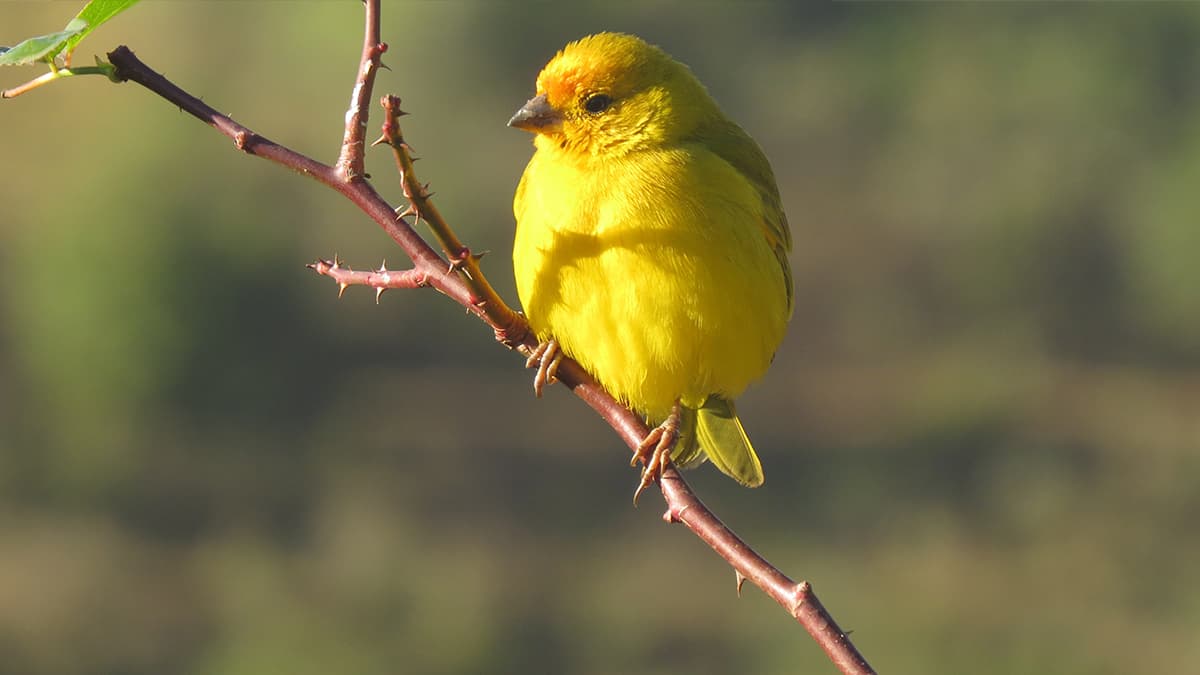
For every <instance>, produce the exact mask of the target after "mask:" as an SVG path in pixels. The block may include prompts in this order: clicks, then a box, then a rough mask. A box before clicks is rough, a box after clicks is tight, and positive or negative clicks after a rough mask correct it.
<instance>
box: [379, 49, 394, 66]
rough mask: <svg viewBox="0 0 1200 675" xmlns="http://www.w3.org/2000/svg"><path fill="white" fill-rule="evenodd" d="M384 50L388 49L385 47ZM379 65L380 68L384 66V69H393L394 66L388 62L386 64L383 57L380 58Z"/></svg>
mask: <svg viewBox="0 0 1200 675" xmlns="http://www.w3.org/2000/svg"><path fill="white" fill-rule="evenodd" d="M384 51H387V50H386V49H385V50H384ZM379 67H380V68H383V69H384V70H391V69H392V67H391V66H389V65H388V64H386V63H384V62H383V59H379Z"/></svg>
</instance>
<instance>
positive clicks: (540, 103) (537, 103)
mask: <svg viewBox="0 0 1200 675" xmlns="http://www.w3.org/2000/svg"><path fill="white" fill-rule="evenodd" d="M508 126H510V127H513V128H515V129H524V130H525V131H532V132H535V133H537V132H549V131H558V130H559V129H560V128H562V114H561V113H559V112H558V111H557V110H555V109H554V106H552V105H550V101H548V100H546V95H545V94H539V95H538V96H534V97H533V98H531V99H529V100H528V101H527V102H526V103H525V105H523V106H521V109H520V110H518V111H517V114H515V115H513V116H512V119H510V120H509V121H508Z"/></svg>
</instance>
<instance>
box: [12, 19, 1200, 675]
mask: <svg viewBox="0 0 1200 675" xmlns="http://www.w3.org/2000/svg"><path fill="white" fill-rule="evenodd" d="M81 4H82V2H57V1H56V2H47V1H45V0H38V1H37V2H22V1H16V2H14V1H12V0H8V1H6V2H4V3H3V4H2V5H0V44H3V43H7V44H12V43H14V42H16V41H17V40H19V39H22V38H24V37H26V36H28V35H33V34H40V33H44V32H49V31H51V30H57V29H58V28H60V27H61V26H62V25H63V24H65V23H66V21H67V19H68V18H70V16H72V15H73V14H74V13H75V11H77V9H78V7H79V6H81ZM361 24H362V18H361V9H360V3H359V2H357V1H355V0H339V1H334V0H326V1H323V2H302V1H299V2H265V1H264V2H200V1H177V2H156V1H150V0H148V1H146V2H143V3H142V4H141V5H139V6H137V7H135V8H134V9H133V10H132V11H130V12H129V13H128V14H126V15H123V16H121V17H118V18H117V19H116V20H115V21H113V22H112V23H111V24H108V25H106V26H104V27H103V28H102V29H100V30H99V31H98V32H97V33H96V34H94V35H93V36H92V37H91V38H89V39H88V40H87V41H85V42H84V43H83V45H82V47H81V49H80V51H79V53H78V59H79V62H81V63H82V62H87V61H90V60H91V56H92V54H93V53H103V52H104V51H108V50H109V49H111V48H112V47H115V46H116V45H118V44H128V45H130V46H132V47H133V48H134V50H135V51H136V52H137V53H138V55H139V56H140V57H141V58H143V59H144V60H145V61H146V62H147V63H149V64H150V65H152V66H153V67H155V68H157V69H158V70H160V71H161V72H165V73H166V74H167V75H168V76H169V77H171V78H172V79H173V80H174V81H175V82H177V83H178V84H180V85H181V86H183V87H184V88H185V89H188V90H189V91H191V92H192V93H194V94H196V95H199V96H201V97H203V98H204V99H205V100H206V101H207V102H209V103H210V104H212V105H214V106H215V107H217V108H218V109H220V110H222V111H226V112H228V113H230V114H232V115H233V117H234V118H235V119H238V120H239V121H241V122H243V123H245V124H248V125H249V126H251V127H252V128H254V129H255V130H257V131H259V132H261V133H263V134H265V135H267V136H269V137H271V138H273V139H275V140H278V141H280V142H283V143H285V144H289V145H291V146H292V147H295V148H297V149H299V150H301V151H305V152H308V153H310V154H312V155H314V156H315V157H317V158H318V159H322V160H325V161H332V159H333V158H334V157H335V154H336V151H337V148H338V144H339V142H340V135H341V128H342V118H343V115H344V111H345V108H346V105H347V102H348V99H349V92H350V85H351V82H352V78H353V75H354V72H355V68H356V63H357V58H358V54H359V49H360V44H361V42H360V41H361V34H360V31H361ZM384 24H385V28H384V32H385V37H386V39H387V40H388V42H389V43H390V44H391V50H390V51H389V53H388V55H387V58H386V61H387V63H388V64H389V65H390V66H391V67H392V70H391V71H385V72H384V73H383V74H382V76H381V77H380V79H379V84H378V92H379V93H380V94H382V93H385V92H395V93H398V94H399V95H401V96H402V97H403V98H404V102H405V109H407V110H409V111H411V112H412V113H413V114H412V116H411V117H406V118H405V120H404V123H405V131H406V135H407V137H408V138H409V140H410V141H411V142H412V144H413V145H414V146H415V147H416V149H417V152H418V154H419V155H420V156H421V157H422V158H423V161H422V162H421V163H420V164H418V169H419V170H420V172H421V175H422V178H423V179H424V180H428V181H431V182H432V185H433V189H434V190H435V191H436V192H437V197H436V198H435V199H436V200H437V202H438V204H439V206H440V208H441V209H442V211H443V213H445V214H446V216H447V217H448V218H450V219H451V221H452V222H453V223H455V224H456V226H457V228H458V231H459V233H460V234H461V235H462V236H463V237H464V239H466V240H467V241H468V242H469V243H470V244H471V245H472V246H473V247H474V248H475V249H476V250H482V249H487V250H490V251H492V252H493V254H492V255H491V256H489V257H487V258H485V260H484V267H485V271H486V272H488V273H489V274H490V275H491V278H492V280H493V281H494V282H495V283H496V284H497V286H498V287H499V288H500V289H501V291H502V292H503V293H504V295H505V296H506V297H508V298H513V297H514V293H513V292H512V281H511V272H510V270H509V264H508V254H509V250H510V241H511V236H512V230H513V223H512V216H511V211H510V200H511V194H512V190H513V188H514V186H515V185H516V182H517V179H518V176H519V175H520V172H521V170H522V169H523V167H524V164H525V161H526V160H527V158H528V156H529V154H530V151H531V147H530V139H529V137H528V136H527V135H526V134H523V133H520V132H517V131H513V130H510V129H507V128H505V126H504V123H505V122H506V121H507V119H508V117H509V116H510V115H511V114H512V112H513V111H514V110H516V108H517V107H518V106H519V105H520V104H522V103H523V102H524V101H525V100H526V98H528V96H529V95H530V94H531V92H532V90H533V81H534V77H535V75H536V73H537V71H538V70H539V68H540V67H541V65H542V64H543V63H544V62H545V61H546V60H547V59H548V58H549V57H550V56H551V55H552V54H553V53H554V51H555V50H556V49H557V48H559V47H560V46H561V45H562V44H564V43H565V42H567V41H568V40H570V39H574V38H576V37H579V36H581V35H584V34H587V33H589V32H595V31H598V30H606V29H607V30H622V31H630V32H635V33H638V34H640V35H642V36H644V37H646V38H647V39H648V40H650V41H652V42H655V43H658V44H660V45H662V46H663V47H664V48H666V49H667V50H668V51H669V52H671V53H672V54H674V55H675V56H676V57H677V58H679V59H680V60H682V61H684V62H686V63H688V64H690V65H691V66H692V67H693V69H694V70H695V71H696V73H697V74H698V75H699V77H700V78H701V79H702V80H703V81H705V82H706V83H707V84H708V86H709V88H710V90H711V91H712V93H713V94H714V96H715V97H716V98H717V100H718V101H720V102H721V103H722V105H723V106H724V107H725V109H726V110H727V112H728V113H730V115H731V116H733V117H734V118H735V119H737V120H739V121H740V122H741V123H742V125H743V126H744V127H745V128H746V129H747V130H748V131H749V132H750V133H751V134H752V135H754V136H755V137H756V138H757V139H758V141H759V142H760V143H761V144H762V146H763V147H764V148H765V149H766V151H767V154H768V155H769V156H770V158H771V160H772V162H773V163H774V166H775V169H776V172H777V174H778V178H779V186H780V189H781V192H782V193H783V199H784V203H785V206H786V208H787V211H788V214H789V218H790V220H791V223H792V227H793V231H794V237H795V240H796V250H795V252H794V255H793V260H792V263H793V269H794V270H795V275H796V285H797V300H798V302H797V310H796V314H795V318H794V319H793V321H792V325H791V328H790V333H789V336H788V339H787V342H786V343H785V344H784V346H783V347H782V348H781V350H780V352H779V354H778V356H777V358H776V360H775V364H774V366H773V368H772V370H771V372H770V374H769V375H768V376H767V377H766V379H765V380H764V381H763V382H762V383H761V384H760V385H759V386H757V387H754V388H752V389H751V390H750V391H749V392H748V393H747V394H746V395H745V397H744V400H743V401H742V402H741V406H740V407H741V409H742V411H743V417H744V419H745V422H746V424H747V427H748V429H749V431H750V434H751V436H752V437H753V438H754V439H755V442H756V444H757V446H758V449H759V452H760V454H761V455H762V457H763V460H764V464H765V466H766V470H767V483H766V485H765V486H764V487H763V488H761V489H759V490H756V491H748V490H744V489H741V488H739V487H737V486H736V485H735V484H734V483H733V482H732V481H729V480H727V479H725V478H723V477H721V476H720V475H718V474H717V473H716V472H715V471H713V470H712V469H711V468H703V469H700V470H698V471H695V472H693V473H692V474H691V476H693V482H694V485H695V487H696V489H697V490H698V491H699V492H700V494H701V495H702V496H703V497H704V498H705V500H706V501H707V502H708V503H709V504H710V506H712V507H713V508H714V509H715V510H716V511H717V512H718V513H719V514H721V515H722V517H724V518H725V519H726V520H727V521H728V522H729V523H730V524H731V525H732V526H733V527H734V529H736V530H737V531H739V532H740V533H741V534H742V535H744V536H745V537H746V538H747V539H748V540H749V541H750V542H752V543H753V544H754V545H755V546H756V547H758V549H759V550H760V551H761V552H762V553H763V554H764V555H766V556H767V557H768V558H769V559H771V560H772V561H773V562H775V563H776V564H778V565H779V566H780V567H781V568H782V569H783V570H785V571H786V572H788V573H789V574H791V575H793V576H794V577H796V578H806V579H809V580H811V581H812V582H813V583H814V585H815V587H816V589H817V591H818V593H819V594H820V596H821V598H822V599H823V600H824V601H825V603H826V605H827V606H829V607H830V608H831V610H832V611H833V612H834V614H835V616H836V617H837V618H838V619H839V621H841V622H842V625H843V626H844V627H845V628H847V629H850V630H852V631H853V636H854V638H855V640H856V642H857V644H858V645H859V647H860V648H861V649H862V650H863V652H864V653H865V654H866V655H867V657H868V658H869V659H870V660H871V661H872V663H873V664H874V665H875V666H876V667H877V668H878V669H879V670H880V671H881V672H883V673H951V674H959V673H973V674H978V675H988V674H991V673H1062V674H1074V673H1089V674H1107V673H1150V672H1168V671H1169V672H1190V671H1196V670H1200V639H1198V636H1200V197H1198V196H1197V195H1198V194H1200V192H1198V189H1200V188H1198V186H1200V7H1198V6H1197V5H1194V4H1189V3H1176V4H1141V3H1116V4H1105V5H1098V4H1097V5H1092V4H1084V5H1080V4H1049V5H1047V4H1013V5H1009V4H1003V3H1002V4H969V5H959V4H931V5H926V4H922V5H908V4H872V3H867V4H861V5H860V4H853V3H849V4H843V3H838V4H826V5H820V6H812V7H809V8H802V7H801V6H799V5H798V4H793V3H785V2H778V3H734V2H728V3H722V2H702V3H682V2H658V3H633V2H616V3H610V2H591V3H556V4H550V3H520V2H484V1H482V0H479V1H475V2H465V1H463V2H413V3H402V2H393V1H390V0H389V1H388V2H386V4H385V8H384ZM37 72H38V71H36V70H35V69H33V68H26V69H5V70H4V71H0V78H3V79H2V80H0V85H3V86H12V85H14V84H16V83H18V82H21V81H23V80H24V79H27V78H29V77H33V76H34V75H35V74H37ZM378 122H379V115H378V114H377V113H375V114H374V116H373V118H372V122H371V127H372V129H375V128H377V125H378ZM0 156H2V157H3V163H2V165H0V178H2V180H0V673H4V674H8V673H13V674H21V675H43V674H46V675H49V674H58V673H96V674H124V675H142V674H146V675H149V674H160V673H186V674H194V675H243V674H246V675H249V674H259V673H295V674H305V673H331V672H337V673H356V674H371V673H447V674H456V673H519V672H533V673H570V674H579V675H601V674H609V673H628V674H647V675H649V674H665V673H695V674H709V673H711V674H720V673H763V674H775V673H779V674H782V673H796V672H816V673H820V672H833V669H832V667H831V666H830V665H829V664H828V662H827V661H826V660H825V658H824V656H823V655H822V654H821V653H820V652H819V650H818V649H817V648H816V647H815V646H814V644H813V643H812V642H811V641H810V640H809V639H808V638H807V637H806V636H805V635H804V634H803V633H802V632H801V630H800V629H799V628H798V627H797V626H796V625H795V624H794V623H792V622H791V621H790V620H789V619H788V618H787V616H786V615H785V614H784V613H783V612H782V611H781V610H780V609H779V608H778V607H776V606H775V605H773V604H772V603H771V602H770V601H769V600H767V599H766V598H765V597H763V596H762V594H761V593H759V592H758V591H756V590H748V591H747V592H746V593H745V597H743V598H741V599H738V598H737V597H736V596H735V594H734V578H733V574H732V573H731V572H730V571H729V570H728V569H727V568H726V567H725V566H724V564H723V563H722V562H721V561H720V560H719V559H717V558H716V557H715V556H714V555H713V554H711V553H710V552H709V551H708V550H707V548H706V547H705V546H704V545H703V544H702V543H700V542H699V541H698V540H696V539H695V538H694V537H692V536H691V535H690V534H689V533H688V532H687V531H686V530H684V529H683V528H680V527H668V526H666V525H664V524H663V523H662V522H661V521H660V520H659V517H658V516H659V514H660V512H661V510H660V506H661V505H660V501H659V498H658V497H657V496H652V497H650V498H647V499H644V500H643V504H642V507H641V508H639V509H636V510H635V509H632V508H630V504H629V499H630V495H631V493H632V490H633V487H634V485H635V481H636V477H637V474H636V472H635V471H633V470H631V469H629V468H628V467H627V466H626V462H625V456H626V455H625V450H624V448H623V446H622V445H621V444H620V443H619V442H618V441H617V440H616V438H615V437H614V436H613V434H611V433H610V432H608V431H607V429H606V428H605V427H604V425H603V424H602V423H601V422H599V421H598V420H597V419H596V418H595V417H594V415H593V414H592V413H591V412H589V411H588V410H587V409H586V408H585V407H584V406H582V405H581V404H579V403H578V402H577V401H575V400H574V399H573V398H572V397H571V396H569V395H568V394H567V393H566V392H565V391H564V390H562V389H561V388H556V389H554V390H553V391H551V392H550V393H549V395H548V396H547V398H546V399H545V400H542V401H535V400H534V399H533V397H532V395H531V391H530V374H529V373H528V372H526V371H523V370H522V369H521V366H520V362H519V360H518V359H517V358H516V357H514V355H512V354H510V353H508V352H506V351H505V350H503V349H501V348H499V347H498V346H496V345H495V344H494V343H493V342H492V338H491V333H490V331H489V330H487V329H486V328H485V327H484V326H483V325H482V324H480V323H478V322H477V321H475V320H474V319H472V318H470V317H467V316H465V315H464V314H463V312H462V311H461V309H459V308H457V307H455V306H454V305H452V303H450V302H449V301H447V300H446V299H444V298H442V297H440V296H438V295H437V294H436V293H433V292H428V291H424V292H415V291H413V292H409V291H403V292H400V291H398V292H392V293H387V294H385V295H384V296H383V299H382V303H381V304H380V305H379V306H376V305H375V303H374V301H373V294H372V293H371V292H370V291H369V290H365V289H350V290H349V291H348V292H347V293H346V297H345V298H344V299H343V300H342V301H340V302H339V301H338V300H337V299H336V288H335V286H334V285H333V284H332V283H331V282H330V281H329V280H327V279H321V278H318V277H316V276H315V275H314V274H312V273H311V272H309V271H307V270H305V269H304V268H303V264H304V263H306V262H309V261H311V260H313V259H315V258H316V257H318V256H322V257H330V256H332V255H333V254H334V253H335V252H336V253H337V254H338V255H340V256H341V257H342V258H344V259H345V260H346V261H348V262H349V263H350V264H351V265H352V266H355V267H358V268H365V267H368V266H377V265H378V264H379V262H380V260H382V259H385V258H386V259H387V260H388V262H389V264H390V266H393V267H400V266H402V262H403V256H402V254H401V253H400V252H399V250H398V249H397V248H396V247H395V246H394V245H393V244H391V243H390V241H389V240H388V239H387V238H386V237H385V236H384V235H383V234H382V232H381V231H380V230H379V229H378V228H377V227H376V226H375V225H374V224H373V223H371V222H370V221H368V220H366V219H365V218H364V217H363V216H361V215H360V214H359V213H358V212H357V211H356V210H355V209H354V208H353V207H352V206H351V205H350V204H349V203H347V202H345V201H344V200H342V199H341V198H339V197H338V196H336V195H335V194H333V193H332V192H330V191H328V190H325V189H323V188H320V187H319V186H317V185H316V184H315V183H313V182H309V181H305V180H303V179H300V178H298V177H297V176H295V175H292V174H290V173H288V172H285V171H283V170H280V169H278V168H276V167H274V166H272V165H270V164H268V163H266V162H263V161H260V160H257V159H254V158H250V157H247V156H244V155H241V154H239V153H238V152H236V151H235V150H234V149H233V147H232V145H231V144H230V143H229V142H228V141H227V140H225V139H224V138H222V137H219V136H218V135H216V134H215V133H213V132H212V131H210V130H209V129H207V128H206V127H204V126H202V125H201V124H199V123H197V122H196V121H195V120H193V119H192V118H190V117H188V116H186V115H184V114H181V113H179V112H178V111H177V110H175V109H172V108H171V107H170V106H169V105H168V104H166V103H164V102H163V101H162V100H160V99H158V98H156V97H154V96H153V95H151V94H149V93H148V92H146V91H145V90H143V89H141V88H139V87H137V86H135V85H131V84H125V85H120V86H114V85H112V84H109V83H107V82H106V81H104V80H103V79H101V78H81V79H77V80H73V81H65V82H62V83H57V84H55V85H53V86H50V87H47V88H45V89H43V90H40V91H37V92H35V93H33V94H30V95H27V96H25V97H22V98H19V99H16V100H12V101H4V102H2V104H0ZM368 161H369V170H370V171H371V172H372V174H373V175H374V176H375V178H376V181H377V184H378V186H379V188H380V190H381V191H382V192H384V194H385V195H387V196H388V197H389V198H390V199H392V200H393V201H398V200H399V190H398V188H397V186H396V181H395V178H394V172H393V169H392V167H391V160H390V156H389V155H388V153H386V152H384V151H382V150H376V151H374V152H372V153H371V155H370V158H369V160H368Z"/></svg>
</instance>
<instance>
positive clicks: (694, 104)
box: [508, 33, 719, 156]
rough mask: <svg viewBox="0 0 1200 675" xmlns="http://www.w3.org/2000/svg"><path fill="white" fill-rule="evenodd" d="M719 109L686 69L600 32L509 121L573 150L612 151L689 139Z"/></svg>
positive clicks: (571, 51) (558, 65) (567, 55)
mask: <svg viewBox="0 0 1200 675" xmlns="http://www.w3.org/2000/svg"><path fill="white" fill-rule="evenodd" d="M714 113H716V104H715V103H713V102H712V99H711V98H709V96H708V93H707V92H706V91H705V89H704V86H703V85H702V84H700V82H699V80H697V79H696V78H695V76H694V75H692V73H691V71H690V70H688V68H687V66H685V65H683V64H682V63H679V62H678V61H675V60H674V59H672V58H671V57H670V56H669V55H667V53H666V52H664V51H663V50H661V49H659V48H658V47H655V46H653V45H650V44H647V43H646V42H644V41H643V40H642V39H641V38H638V37H635V36H633V35H623V34H620V33H598V34H596V35H591V36H589V37H585V38H583V39H581V40H578V41H576V42H572V43H571V44H569V45H567V46H566V47H564V48H563V49H562V51H560V52H559V53H558V54H557V55H556V56H555V57H554V58H553V59H551V60H550V62H549V63H548V64H546V67H545V68H543V69H542V72H541V74H540V75H538V79H537V95H536V96H534V97H533V98H531V99H530V100H529V102H527V103H526V104H525V105H524V107H522V108H521V109H520V110H518V111H517V113H516V114H515V115H513V117H512V119H511V120H509V121H508V125H509V126H511V127H516V128H518V129H524V130H526V131H530V132H533V133H535V134H537V135H538V136H539V137H541V138H544V139H545V140H546V141H549V142H551V143H553V144H554V145H557V146H559V147H560V148H562V149H563V150H566V151H568V152H572V153H584V154H589V155H606V156H611V155H617V154H624V153H626V152H632V151H635V150H638V149H644V148H649V147H656V146H660V145H663V144H667V143H671V142H674V141H677V140H681V139H683V138H687V137H688V136H689V135H691V134H693V133H694V132H695V131H696V129H697V127H699V126H700V125H701V124H702V123H703V122H704V120H705V119H707V118H709V117H710V116H711V115H713V114H714ZM716 114H719V113H716Z"/></svg>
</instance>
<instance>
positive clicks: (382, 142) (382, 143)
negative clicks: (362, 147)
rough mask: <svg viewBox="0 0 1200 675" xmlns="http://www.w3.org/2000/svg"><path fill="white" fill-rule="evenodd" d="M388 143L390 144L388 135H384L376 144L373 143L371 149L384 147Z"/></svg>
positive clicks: (376, 140)
mask: <svg viewBox="0 0 1200 675" xmlns="http://www.w3.org/2000/svg"><path fill="white" fill-rule="evenodd" d="M387 142H388V139H387V134H382V135H380V136H379V138H377V139H375V142H373V143H371V147H372V148H373V147H375V146H377V145H384V144H387Z"/></svg>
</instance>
